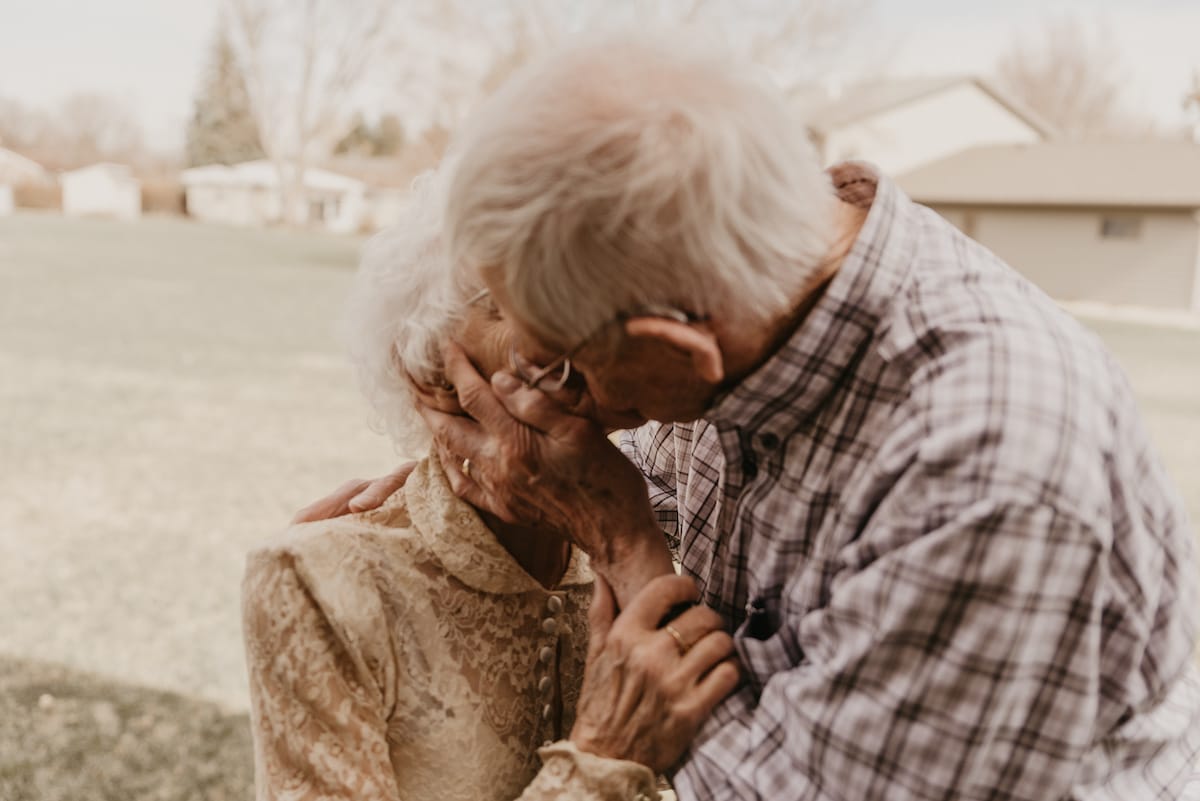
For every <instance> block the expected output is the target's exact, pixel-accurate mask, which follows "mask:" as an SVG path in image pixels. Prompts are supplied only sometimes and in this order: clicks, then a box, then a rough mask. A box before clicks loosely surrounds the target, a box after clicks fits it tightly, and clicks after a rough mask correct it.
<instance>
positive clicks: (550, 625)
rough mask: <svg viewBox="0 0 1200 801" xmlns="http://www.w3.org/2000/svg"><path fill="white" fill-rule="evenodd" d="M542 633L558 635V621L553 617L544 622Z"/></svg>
mask: <svg viewBox="0 0 1200 801" xmlns="http://www.w3.org/2000/svg"><path fill="white" fill-rule="evenodd" d="M542 631H544V632H546V633H547V634H558V621H557V620H555V619H554V618H552V617H548V618H546V619H545V620H543V621H542Z"/></svg>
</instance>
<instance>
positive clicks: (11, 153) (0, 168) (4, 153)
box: [0, 147, 49, 184]
mask: <svg viewBox="0 0 1200 801" xmlns="http://www.w3.org/2000/svg"><path fill="white" fill-rule="evenodd" d="M10 176H11V177H10ZM48 176H49V171H48V170H47V169H46V168H45V167H43V166H42V165H41V164H38V163H37V162H36V161H34V160H33V159H31V158H29V157H28V156H22V155H21V154H20V153H18V152H16V151H15V150H9V149H8V148H6V147H0V184H2V183H19V182H22V181H27V180H43V179H45V178H47V177H48Z"/></svg>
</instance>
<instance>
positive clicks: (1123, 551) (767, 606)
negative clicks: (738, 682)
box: [621, 164, 1200, 801]
mask: <svg viewBox="0 0 1200 801" xmlns="http://www.w3.org/2000/svg"><path fill="white" fill-rule="evenodd" d="M833 177H834V183H835V185H836V186H838V187H839V192H840V193H841V196H842V197H843V199H845V200H847V201H849V202H853V203H857V204H860V205H863V206H869V207H870V211H869V214H868V217H867V220H866V223H865V226H864V228H863V230H862V232H861V234H860V236H859V238H858V240H857V242H856V244H855V246H854V248H853V250H852V252H851V254H850V256H849V257H848V259H847V260H846V262H845V264H844V266H843V267H842V269H841V270H840V271H839V273H838V274H837V276H836V277H835V279H834V280H833V281H832V283H831V284H830V285H829V287H828V289H827V291H826V293H825V294H824V296H823V297H822V298H821V300H820V301H819V302H818V304H817V305H816V306H815V308H814V310H813V311H812V313H811V315H810V316H809V317H808V319H807V320H806V321H805V323H804V324H803V325H802V326H801V327H800V328H799V329H798V330H797V331H796V332H795V334H794V335H793V336H792V337H791V339H790V340H789V341H788V342H787V344H786V345H785V346H784V347H783V348H782V349H781V350H780V351H779V352H777V353H776V354H774V355H773V356H772V358H771V359H770V360H769V361H768V362H767V363H766V364H764V365H763V366H762V367H761V368H759V369H758V370H757V371H756V372H755V373H754V374H752V375H751V376H749V377H748V378H747V379H746V380H744V381H742V382H741V383H740V384H739V385H738V386H736V387H735V388H733V389H732V390H731V391H730V392H729V393H728V394H726V395H724V396H722V397H720V398H719V399H718V400H717V402H716V404H715V405H714V408H713V409H712V410H711V412H710V413H709V414H708V415H707V416H706V418H705V419H704V420H701V421H697V422H695V423H689V424H674V425H667V424H650V425H647V426H645V427H643V428H641V429H639V430H637V431H634V432H626V433H625V434H624V435H623V437H622V440H621V443H622V448H623V450H624V451H625V453H626V454H627V455H628V456H629V457H630V458H631V459H632V460H633V461H634V462H635V463H636V464H638V465H639V467H640V468H641V469H642V471H643V472H644V473H645V474H646V476H647V480H648V486H649V489H650V493H651V498H652V502H653V504H654V507H655V509H656V511H657V514H658V515H659V520H660V521H661V522H662V524H663V527H664V530H666V531H667V533H668V536H669V537H670V538H671V539H672V540H673V541H675V542H677V544H678V549H679V550H678V553H679V559H680V562H681V564H682V568H683V570H684V571H685V572H686V573H687V574H689V575H691V576H693V577H694V578H695V579H696V580H697V582H698V583H699V585H700V586H701V587H702V591H703V595H704V598H705V600H706V602H707V603H708V604H709V605H711V606H712V607H713V608H714V609H716V610H717V611H718V612H720V613H721V614H722V615H723V616H724V617H725V619H726V620H727V622H728V626H729V629H730V631H732V632H733V633H734V639H735V642H736V644H737V651H738V655H739V658H740V661H741V664H742V666H743V668H744V671H745V673H746V682H745V684H744V685H743V686H742V687H741V688H740V690H739V691H738V692H736V693H735V694H734V695H733V696H731V697H730V698H729V699H728V700H727V701H726V702H724V703H723V704H722V705H721V706H720V707H718V709H717V710H716V712H715V713H714V715H713V716H712V718H710V720H709V721H708V723H707V724H706V728H705V729H704V731H703V732H702V733H701V736H700V737H699V738H698V739H697V741H696V743H694V744H693V747H692V751H691V753H690V755H689V756H688V758H687V759H686V760H685V762H684V764H683V767H682V769H681V770H680V771H679V772H678V774H677V775H676V776H675V785H676V789H677V791H678V792H679V795H680V798H682V799H691V798H701V799H749V798H771V799H808V800H811V801H818V799H821V800H824V799H839V800H840V801H850V800H853V801H867V800H868V799H889V801H903V800H905V799H913V800H914V801H915V800H916V799H921V800H922V801H926V800H928V801H932V800H933V799H940V800H944V799H1003V800H1005V801H1017V800H1018V799H1021V800H1024V799H1029V800H1030V801H1033V800H1034V799H1037V801H1045V800H1046V799H1088V800H1089V801H1092V800H1094V799H1122V801H1133V800H1134V799H1176V798H1181V797H1184V796H1185V794H1187V793H1192V794H1195V793H1196V791H1197V787H1196V786H1195V785H1193V786H1192V787H1191V789H1190V790H1185V787H1186V786H1187V785H1188V784H1189V782H1191V781H1192V779H1193V776H1192V772H1193V768H1192V766H1193V765H1194V764H1195V763H1196V757H1197V753H1198V752H1200V689H1198V688H1200V683H1198V682H1197V680H1196V677H1195V675H1194V668H1193V667H1192V652H1193V647H1194V644H1195V641H1196V634H1197V600H1198V599H1197V595H1196V583H1195V565H1194V562H1193V553H1192V534H1191V532H1190V531H1189V529H1188V525H1187V522H1186V520H1185V517H1184V512H1183V511H1182V504H1181V503H1180V500H1179V498H1178V497H1177V496H1176V495H1175V494H1173V491H1172V490H1171V489H1170V486H1169V483H1168V480H1167V478H1166V476H1165V475H1164V473H1163V469H1162V467H1161V466H1160V464H1159V462H1158V461H1157V459H1156V458H1155V456H1154V455H1153V454H1152V452H1151V449H1150V447H1149V445H1148V437H1147V434H1146V432H1145V431H1144V430H1143V428H1142V423H1141V422H1140V420H1139V416H1138V413H1137V409H1136V407H1135V404H1134V400H1133V396H1132V393H1131V391H1130V388H1129V386H1128V385H1127V382H1126V381H1125V379H1124V378H1123V376H1122V374H1121V372H1120V370H1119V369H1118V368H1117V366H1116V365H1115V364H1114V363H1113V361H1112V359H1111V357H1110V356H1109V355H1108V353H1107V352H1106V351H1105V350H1104V348H1103V347H1102V346H1101V345H1100V343H1099V342H1098V340H1097V339H1096V338H1095V337H1094V336H1092V335H1091V334H1089V333H1088V332H1087V331H1086V330H1084V329H1083V328H1082V327H1081V326H1079V325H1078V324H1077V323H1076V322H1075V321H1074V320H1072V319H1071V318H1070V317H1069V316H1067V315H1066V314H1065V313H1063V312H1062V311H1061V310H1060V309H1058V308H1057V307H1056V306H1055V305H1054V304H1053V302H1051V301H1050V300H1049V299H1048V298H1046V297H1045V296H1044V295H1043V294H1041V293H1040V292H1039V291H1038V290H1036V289H1035V288H1033V287H1032V285H1030V284H1029V283H1028V282H1027V281H1025V280H1023V279H1022V278H1021V277H1020V276H1018V275H1017V274H1016V273H1015V272H1013V271H1012V270H1011V269H1010V268H1009V267H1007V266H1006V265H1004V264H1003V263H1002V262H1000V261H999V260H998V259H997V258H996V257H995V256H993V255H992V254H991V253H989V252H988V251H987V250H985V249H984V248H982V247H981V246H980V245H978V244H977V243H975V242H973V241H971V240H970V239H968V238H966V237H965V236H963V235H961V234H960V233H959V232H958V231H957V230H955V229H954V228H953V227H951V226H950V225H949V224H948V223H946V222H945V221H943V220H942V219H941V218H940V217H939V216H938V215H936V214H935V213H934V212H932V211H930V210H928V209H926V208H924V207H921V206H918V205H916V204H914V203H913V202H912V201H910V200H909V199H908V198H907V197H905V196H904V195H903V194H902V193H901V192H900V191H899V190H898V189H897V188H896V187H895V186H894V185H893V184H891V183H890V182H889V181H887V180H886V179H885V178H883V177H881V176H879V175H878V174H877V173H875V171H874V170H873V169H872V168H870V167H868V166H867V165H862V164H850V165H842V166H840V167H838V168H836V169H835V170H834V171H833Z"/></svg>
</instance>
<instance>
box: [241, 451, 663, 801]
mask: <svg viewBox="0 0 1200 801" xmlns="http://www.w3.org/2000/svg"><path fill="white" fill-rule="evenodd" d="M591 582H592V576H591V573H590V571H589V569H588V566H587V563H586V558H585V557H584V556H583V555H582V554H581V553H580V551H579V550H578V549H575V552H574V555H573V556H572V558H571V561H570V564H569V565H568V567H567V570H566V573H565V575H564V576H563V578H562V581H561V582H560V583H559V586H558V587H556V588H555V589H553V590H546V589H545V588H543V587H542V586H541V585H540V584H538V583H537V582H536V581H534V579H533V578H532V577H530V576H529V575H528V574H527V573H526V572H525V571H524V570H523V569H522V568H521V567H520V565H518V564H517V562H516V561H515V560H514V559H513V558H512V556H511V555H510V554H509V553H508V552H507V551H506V550H505V549H504V548H503V547H502V546H501V545H500V543H499V542H498V541H497V540H496V538H495V536H494V535H493V534H492V533H491V532H490V531H489V530H488V529H487V528H486V527H485V526H484V525H483V523H482V522H481V521H480V519H479V517H478V516H477V515H476V513H475V511H474V510H473V509H472V508H471V507H470V506H468V505H466V504H465V503H463V502H462V501H461V500H459V499H458V498H456V497H455V496H454V495H453V493H452V492H451V491H450V488H449V485H448V484H447V482H446V478H445V474H444V473H443V472H442V470H441V468H440V466H439V465H438V464H437V462H436V461H435V460H432V459H430V460H427V461H425V462H422V463H421V465H420V466H418V468H417V469H416V471H415V472H414V473H413V474H412V476H411V477H410V478H409V480H408V483H407V485H406V487H405V489H404V491H403V492H400V493H396V494H395V495H394V496H393V497H392V498H391V499H389V500H388V502H387V503H385V504H384V505H383V506H382V507H380V508H379V509H377V510H375V511H373V512H368V513H365V514H360V515H354V516H350V517H345V518H340V519H335V520H330V521H324V522H320V523H310V524H305V525H300V526H295V527H293V528H292V529H290V530H289V531H288V532H286V533H285V534H284V535H283V536H282V537H280V538H279V539H277V540H275V541H273V542H270V543H268V544H266V545H264V546H263V547H261V548H259V549H257V550H255V551H254V552H252V553H251V554H250V556H249V558H248V561H247V567H246V576H245V580H244V584H243V613H244V628H245V639H246V653H247V662H248V667H249V677H250V697H251V717H252V722H253V728H254V748H255V763H256V773H257V779H256V783H257V797H258V799H259V801H275V800H276V799H279V800H280V801H282V800H283V799H287V801H318V800H320V801H351V799H353V800H354V801H368V800H369V801H400V800H401V799H463V801H468V799H469V801H487V800H488V799H494V801H512V799H517V798H520V799H525V801H535V800H540V799H552V798H565V799H600V798H604V799H609V798H611V799H617V798H622V799H634V798H639V797H642V798H651V797H653V796H654V789H655V785H654V777H653V775H652V774H651V772H650V771H649V770H648V769H647V768H645V767H643V766H641V765H637V764H635V763H630V762H622V761H618V760H608V759H599V758H595V757H591V756H590V755H588V754H584V753H581V752H578V751H576V750H575V749H574V748H573V747H572V746H571V745H570V743H569V742H565V741H561V740H562V738H563V737H564V736H565V735H567V734H569V733H570V728H571V724H572V720H573V710H574V707H575V701H576V699H577V698H578V694H579V687H580V684H581V681H582V678H583V668H584V658H585V654H586V646H587V632H586V610H587V605H588V601H589V599H590V597H591ZM556 741H560V742H556ZM539 746H544V747H542V748H541V749H540V759H539Z"/></svg>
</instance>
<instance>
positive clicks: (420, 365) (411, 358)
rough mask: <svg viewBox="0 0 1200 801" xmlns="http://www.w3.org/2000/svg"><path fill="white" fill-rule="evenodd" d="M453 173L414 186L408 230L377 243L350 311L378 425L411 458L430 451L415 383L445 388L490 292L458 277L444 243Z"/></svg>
mask: <svg viewBox="0 0 1200 801" xmlns="http://www.w3.org/2000/svg"><path fill="white" fill-rule="evenodd" d="M448 170H449V168H448V167H447V166H445V165H443V167H442V168H441V169H439V170H437V171H433V170H431V171H428V172H426V173H423V174H422V175H420V176H418V178H417V179H416V180H415V181H414V182H413V185H412V190H411V192H410V193H409V195H408V197H407V199H406V202H405V207H404V210H403V213H402V215H401V218H400V222H399V223H397V224H396V225H394V226H392V227H390V228H388V229H386V230H385V231H382V232H381V233H379V234H377V235H376V236H374V237H373V238H372V239H371V240H369V241H368V242H367V244H366V246H365V247H364V249H363V255H362V259H361V261H360V263H359V268H358V274H357V276H356V277H355V280H354V283H353V286H352V288H351V291H350V297H349V301H348V303H347V310H346V317H345V324H344V335H345V338H346V341H347V344H348V349H349V351H350V358H351V361H352V363H353V365H354V369H355V372H356V374H357V379H358V384H359V387H360V388H361V390H362V392H363V394H364V395H365V396H366V398H367V400H368V402H369V403H370V405H371V407H372V409H373V416H374V419H373V424H374V427H375V428H376V429H377V430H381V431H383V432H385V433H386V434H388V435H389V436H390V437H391V439H392V441H393V442H394V443H395V445H396V448H397V450H398V451H399V452H400V453H403V454H405V455H408V456H420V455H422V454H424V453H425V452H427V451H428V449H429V445H430V436H429V430H428V428H427V427H426V426H425V423H424V421H423V420H422V419H421V417H420V415H419V414H418V412H417V408H416V403H415V394H414V392H413V384H412V382H413V381H414V380H415V381H417V382H419V383H421V384H422V385H426V386H437V385H439V384H440V383H442V382H443V381H444V377H443V362H442V345H443V343H444V342H445V341H446V339H447V338H448V337H450V336H451V335H452V334H453V333H454V331H455V329H456V328H457V327H458V326H459V325H461V324H462V322H463V319H464V316H465V313H466V308H467V300H468V299H469V298H470V296H471V295H472V294H474V293H475V292H476V291H478V289H479V287H480V286H482V284H480V283H478V282H477V281H475V282H474V283H472V280H471V278H470V276H469V275H466V274H463V273H461V271H453V270H451V269H450V267H449V263H448V262H447V259H446V251H445V248H444V246H443V242H442V219H443V210H444V196H445V190H446V180H445V179H446V177H447V175H448Z"/></svg>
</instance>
